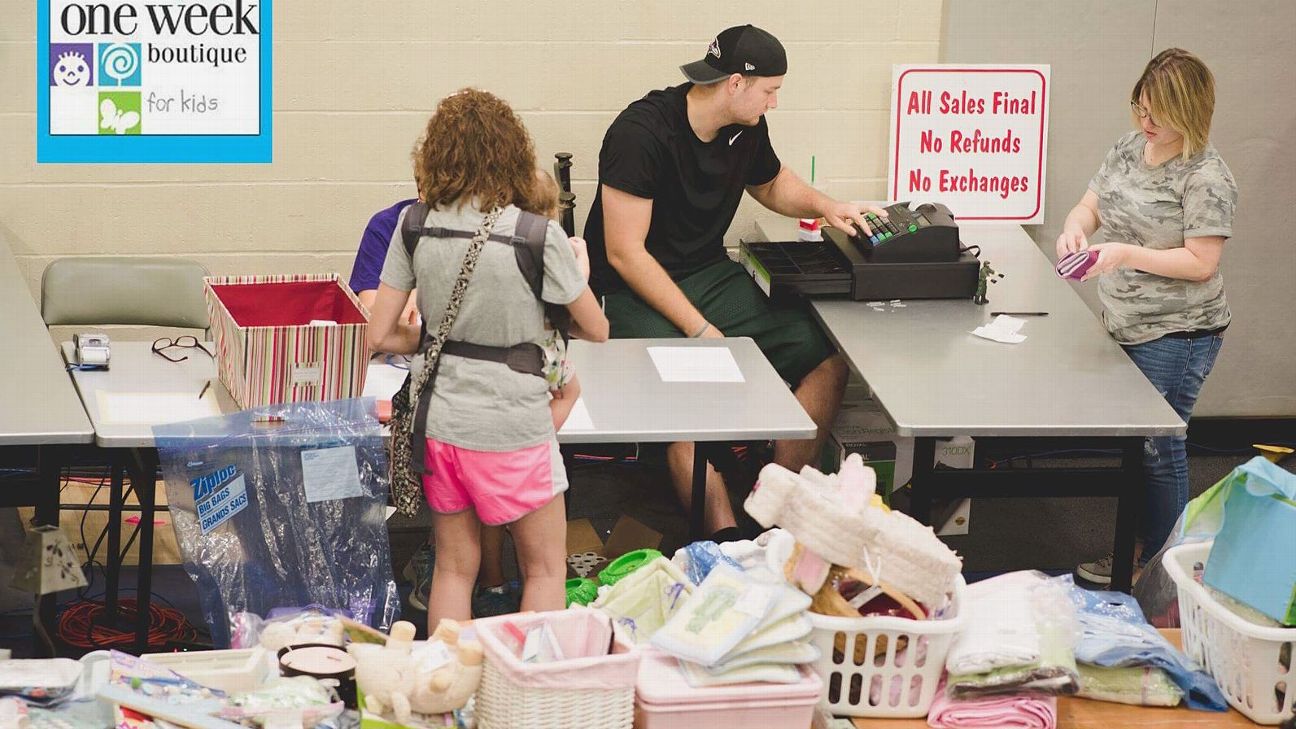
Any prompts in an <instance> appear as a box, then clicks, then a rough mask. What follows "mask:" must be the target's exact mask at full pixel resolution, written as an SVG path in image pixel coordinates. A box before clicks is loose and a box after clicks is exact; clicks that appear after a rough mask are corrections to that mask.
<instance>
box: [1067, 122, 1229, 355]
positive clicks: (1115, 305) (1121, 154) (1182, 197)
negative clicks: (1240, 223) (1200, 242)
mask: <svg viewBox="0 0 1296 729" xmlns="http://www.w3.org/2000/svg"><path fill="white" fill-rule="evenodd" d="M1145 144H1146V138H1145V137H1144V136H1143V134H1142V133H1141V132H1130V133H1129V134H1126V135H1125V136H1123V137H1121V138H1120V141H1118V142H1116V146H1114V147H1112V150H1111V151H1110V152H1108V153H1107V159H1106V160H1104V161H1103V164H1102V167H1100V168H1099V169H1098V174H1096V175H1094V177H1093V179H1092V180H1090V181H1089V189H1090V190H1093V192H1094V194H1095V195H1097V196H1098V213H1099V215H1100V216H1101V219H1102V226H1103V229H1104V230H1105V231H1106V234H1107V240H1109V241H1113V242H1122V243H1130V244H1133V245H1136V246H1143V247H1144V248H1154V249H1157V250H1166V249H1170V248H1182V247H1183V244H1184V239H1185V238H1201V237H1207V236H1223V237H1225V238H1228V237H1231V236H1232V235H1233V209H1234V207H1235V206H1236V205H1237V184H1236V183H1235V182H1234V181H1233V173H1231V172H1229V168H1228V165H1226V164H1224V160H1223V159H1221V158H1220V156H1219V152H1217V151H1215V147H1213V146H1211V145H1210V144H1207V145H1206V148H1205V149H1203V150H1202V151H1201V153H1199V154H1198V155H1197V156H1195V157H1193V158H1192V159H1190V160H1188V161H1187V162H1185V161H1183V160H1182V159H1180V158H1178V157H1175V158H1174V159H1172V160H1170V161H1168V162H1165V163H1163V164H1161V165H1158V166H1156V167H1152V166H1150V165H1148V164H1146V163H1145V162H1144V161H1143V147H1144V145H1145ZM1098 294H1099V298H1100V299H1101V300H1102V303H1103V307H1104V309H1105V311H1104V312H1103V322H1104V323H1105V324H1106V325H1107V331H1109V332H1111V335H1112V336H1113V337H1114V338H1115V339H1116V341H1118V342H1120V343H1121V344H1142V343H1143V342H1150V341H1152V340H1154V339H1158V338H1160V337H1163V336H1165V335H1166V334H1170V333H1172V332H1184V331H1194V330H1210V329H1218V328H1220V327H1223V326H1226V325H1227V324H1228V323H1229V320H1230V319H1231V317H1232V314H1231V313H1230V312H1229V307H1228V302H1227V301H1225V299H1224V279H1223V278H1221V277H1220V274H1219V272H1216V273H1215V275H1214V276H1212V277H1211V278H1210V279H1209V280H1207V281H1201V282H1199V281H1186V280H1182V279H1173V278H1166V277H1165V276H1157V275H1155V274H1151V273H1145V272H1143V271H1136V270H1134V269H1132V268H1122V269H1118V270H1116V271H1113V272H1111V273H1108V274H1106V275H1105V276H1103V277H1102V278H1100V279H1099V280H1098Z"/></svg>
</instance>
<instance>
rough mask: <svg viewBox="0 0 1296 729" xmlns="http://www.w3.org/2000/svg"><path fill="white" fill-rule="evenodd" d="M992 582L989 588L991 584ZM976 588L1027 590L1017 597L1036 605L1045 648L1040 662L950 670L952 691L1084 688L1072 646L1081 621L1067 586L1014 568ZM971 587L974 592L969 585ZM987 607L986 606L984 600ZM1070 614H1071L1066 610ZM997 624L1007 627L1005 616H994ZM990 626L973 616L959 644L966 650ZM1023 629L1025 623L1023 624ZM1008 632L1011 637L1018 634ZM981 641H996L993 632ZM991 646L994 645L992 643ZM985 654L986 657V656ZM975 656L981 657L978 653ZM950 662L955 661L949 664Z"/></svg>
mask: <svg viewBox="0 0 1296 729" xmlns="http://www.w3.org/2000/svg"><path fill="white" fill-rule="evenodd" d="M987 584H988V585H989V586H988V587H985V585H987ZM973 587H978V588H980V589H981V590H983V591H991V590H993V591H994V592H995V593H996V594H1001V593H1007V594H1014V593H1015V592H1018V591H1020V590H1022V589H1023V588H1024V589H1025V591H1026V594H1025V595H1018V596H1017V598H1016V599H1018V600H1022V601H1024V602H1026V603H1027V604H1028V605H1029V606H1030V607H1031V610H1030V613H1031V614H1030V616H1029V617H1028V618H1026V619H1027V620H1029V621H1031V623H1032V624H1033V625H1034V629H1035V638H1036V641H1037V645H1038V646H1039V648H1038V650H1039V658H1038V660H1035V661H1031V662H1030V663H1027V664H1024V665H1017V666H1001V667H999V668H995V669H992V670H990V671H983V672H979V673H963V674H959V673H954V672H952V671H951V672H950V676H949V690H950V695H951V696H954V697H956V698H971V697H974V696H988V695H994V694H1005V693H1020V692H1022V691H1027V690H1029V691H1039V692H1043V693H1051V694H1058V695H1067V694H1074V693H1075V692H1076V691H1078V690H1079V688H1080V680H1079V676H1078V674H1077V671H1076V662H1075V655H1074V653H1073V649H1072V643H1073V642H1074V640H1075V632H1074V631H1075V621H1074V619H1073V615H1071V614H1070V613H1071V612H1072V610H1071V605H1070V604H1069V603H1068V597H1067V595H1066V592H1065V590H1064V589H1062V588H1061V587H1060V586H1059V585H1057V584H1055V583H1048V582H1047V581H1046V580H1045V579H1044V578H1043V577H1042V576H1040V575H1039V574H1038V573H1030V572H1014V573H1009V574H1006V575H1002V576H1000V577H995V578H992V579H989V580H985V581H984V582H978V583H976V584H975V585H973ZM969 591H971V590H970V589H969ZM981 603H982V605H984V604H986V603H985V601H981ZM1063 613H1066V614H1063ZM989 619H990V620H991V621H992V624H993V625H996V626H998V627H999V628H1001V629H1004V628H1006V626H1003V625H1002V624H1001V623H1000V622H995V621H999V620H1000V619H999V618H989ZM984 627H985V626H978V624H977V622H976V620H973V621H972V622H970V623H969V624H968V626H967V627H966V628H965V629H964V633H963V635H962V636H960V637H959V640H958V642H957V643H956V647H957V646H958V645H962V646H963V647H964V651H966V648H967V647H966V644H965V642H964V638H966V637H968V634H969V632H973V633H975V631H977V630H979V629H980V628H984ZM1018 627H1020V626H1018ZM1014 634H1015V633H1007V634H1006V635H1014ZM979 639H982V640H986V641H990V640H993V636H992V635H982V636H980V638H979ZM987 645H988V644H987ZM1003 652H1004V650H1003V648H1002V646H1001V647H999V648H998V649H996V650H988V651H986V653H990V654H994V653H997V654H1002V653H1003ZM986 653H983V654H982V656H981V657H982V658H984V657H985V654H986ZM972 657H975V656H972ZM961 658H962V659H963V661H964V662H965V663H971V662H972V661H969V660H968V658H969V656H968V655H967V654H966V653H965V654H964V655H962V656H961ZM946 665H947V666H948V665H950V664H949V662H948V661H947V662H946Z"/></svg>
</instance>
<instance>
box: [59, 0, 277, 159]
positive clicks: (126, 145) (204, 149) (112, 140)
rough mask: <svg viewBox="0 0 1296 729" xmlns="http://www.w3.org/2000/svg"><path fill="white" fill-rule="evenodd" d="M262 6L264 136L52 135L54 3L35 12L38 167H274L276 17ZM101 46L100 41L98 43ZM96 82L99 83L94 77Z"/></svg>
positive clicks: (265, 1) (267, 0)
mask: <svg viewBox="0 0 1296 729" xmlns="http://www.w3.org/2000/svg"><path fill="white" fill-rule="evenodd" d="M260 5H261V53H260V56H261V133H260V134H257V135H221V134H186V135H171V136H149V135H146V134H143V135H139V136H131V135H121V136H119V135H115V134H114V135H103V136H89V135H86V136H70V135H52V134H50V133H49V121H50V120H49V88H50V87H49V43H50V38H49V35H50V34H49V21H50V17H49V14H50V0H37V4H36V7H37V10H36V162H37V164H46V163H54V164H66V163H88V164H98V163H127V164H130V163H144V164H169V163H170V164H265V163H270V162H273V161H274V160H273V156H274V144H273V131H274V104H273V96H274V93H273V90H274V84H273V79H274V74H273V73H272V70H273V65H274V63H273V54H272V53H271V49H272V48H273V46H274V43H273V36H274V31H273V28H274V22H273V20H274V18H273V12H272V9H271V5H272V0H260ZM95 42H97V41H95ZM96 81H98V79H97V78H96Z"/></svg>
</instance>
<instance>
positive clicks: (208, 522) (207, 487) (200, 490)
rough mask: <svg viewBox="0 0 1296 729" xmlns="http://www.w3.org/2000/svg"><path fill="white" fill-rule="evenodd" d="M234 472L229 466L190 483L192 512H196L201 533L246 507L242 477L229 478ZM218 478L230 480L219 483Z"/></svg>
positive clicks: (245, 489) (208, 530) (235, 470)
mask: <svg viewBox="0 0 1296 729" xmlns="http://www.w3.org/2000/svg"><path fill="white" fill-rule="evenodd" d="M236 473H238V469H236V468H234V467H233V466H228V467H226V468H223V469H221V470H220V471H217V472H216V473H213V474H211V475H209V476H203V477H202V478H196V479H194V480H193V481H190V485H191V486H193V489H194V496H195V499H194V509H195V510H196V511H197V512H198V524H199V526H200V527H201V528H202V533H203V534H206V533H208V532H210V531H211V530H213V529H215V528H216V527H218V526H220V525H221V524H224V523H225V522H227V521H229V520H230V518H231V517H233V516H234V515H235V514H237V513H239V512H240V511H243V510H244V509H246V508H247V505H248V497H247V486H246V482H245V481H244V478H243V476H242V474H240V475H238V476H236V477H234V478H229V477H230V476H234V474H236ZM221 476H224V477H225V478H229V480H228V481H225V482H224V483H221V481H222V479H221V478H220V477H221ZM216 484H220V485H219V486H217V485H216ZM200 494H201V497H200Z"/></svg>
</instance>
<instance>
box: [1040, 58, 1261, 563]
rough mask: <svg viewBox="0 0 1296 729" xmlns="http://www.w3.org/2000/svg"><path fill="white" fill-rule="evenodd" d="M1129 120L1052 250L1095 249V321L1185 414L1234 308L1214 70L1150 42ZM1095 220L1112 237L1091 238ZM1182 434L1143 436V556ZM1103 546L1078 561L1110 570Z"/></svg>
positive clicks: (1179, 468)
mask: <svg viewBox="0 0 1296 729" xmlns="http://www.w3.org/2000/svg"><path fill="white" fill-rule="evenodd" d="M1130 108H1131V112H1132V115H1133V120H1134V123H1135V125H1136V126H1137V127H1138V131H1135V132H1130V133H1129V134H1126V135H1125V136H1123V137H1121V138H1120V139H1119V140H1118V141H1117V142H1116V145H1115V146H1114V147H1112V149H1111V151H1110V152H1108V153H1107V158H1106V159H1105V160H1104V161H1103V164H1102V167H1100V168H1099V169H1098V174H1096V175H1094V177H1093V179H1092V180H1090V181H1089V190H1088V191H1087V192H1086V193H1085V195H1084V197H1083V198H1081V199H1080V203H1079V204H1078V205H1076V206H1075V208H1073V209H1072V210H1071V212H1070V213H1069V214H1068V215H1067V217H1066V222H1065V223H1064V224H1063V226H1062V235H1060V236H1059V237H1058V240H1057V253H1058V256H1059V257H1061V256H1064V255H1066V254H1068V253H1071V252H1073V251H1077V250H1081V249H1084V248H1088V249H1090V250H1093V251H1098V256H1097V260H1096V262H1095V263H1094V264H1093V266H1092V267H1091V268H1090V269H1089V271H1088V272H1087V273H1086V274H1085V277H1084V279H1083V280H1085V281H1088V280H1092V279H1097V280H1098V292H1099V297H1100V299H1101V300H1102V304H1103V322H1104V323H1105V324H1106V325H1107V331H1109V332H1110V333H1111V335H1112V337H1114V338H1115V339H1116V341H1117V342H1119V343H1120V344H1121V346H1122V347H1124V349H1125V351H1126V352H1127V353H1128V354H1129V357H1130V359H1132V360H1133V361H1134V364H1136V365H1138V368H1139V369H1140V370H1142V371H1143V374H1144V375H1146V376H1147V378H1148V380H1150V381H1151V382H1152V384H1153V385H1155V386H1156V388H1157V390H1159V391H1160V392H1161V394H1162V395H1164V396H1165V398H1166V400H1167V401H1168V402H1169V403H1170V405H1171V407H1173V408H1174V409H1175V412H1177V413H1178V414H1179V416H1180V417H1182V418H1183V419H1184V420H1185V421H1187V420H1188V418H1189V416H1191V415H1192V409H1193V405H1194V404H1195V403H1196V402H1197V395H1198V393H1199V392H1200V391H1201V387H1202V383H1204V382H1205V381H1206V377H1207V376H1208V375H1209V374H1210V371H1211V368H1212V367H1213V366H1214V364H1215V357H1216V355H1217V354H1218V353H1219V350H1220V345H1221V344H1222V343H1223V341H1224V339H1223V335H1224V330H1225V329H1226V328H1228V325H1229V321H1230V320H1231V318H1232V314H1231V313H1230V312H1229V307H1228V302H1227V301H1226V300H1225V298H1224V281H1223V279H1222V278H1221V277H1220V273H1219V261H1220V256H1221V255H1222V254H1223V252H1224V241H1225V240H1227V239H1228V238H1229V237H1230V236H1232V234H1233V211H1234V207H1235V206H1236V204H1237V185H1236V183H1234V181H1233V175H1232V173H1231V172H1229V168H1228V165H1226V164H1224V160H1223V159H1221V158H1220V155H1219V152H1217V151H1216V150H1215V147H1213V146H1212V145H1211V143H1210V141H1209V138H1210V126H1211V115H1212V114H1213V112H1214V110H1215V79H1214V77H1213V76H1212V75H1211V72H1210V69H1208V68H1206V65H1205V64H1203V63H1202V62H1201V60H1200V59H1198V58H1197V57H1196V56H1194V55H1192V54H1191V53H1188V52H1187V51H1184V50H1180V49H1178V48H1171V49H1168V50H1165V51H1162V52H1161V53H1159V54H1157V56H1156V57H1155V58H1153V59H1152V60H1151V61H1150V62H1148V65H1147V67H1146V68H1145V69H1143V75H1142V76H1140V77H1139V79H1138V82H1137V83H1136V84H1134V90H1133V92H1132V93H1131V94H1130ZM1100 227H1101V228H1103V229H1104V231H1105V233H1106V238H1107V240H1108V241H1109V242H1107V243H1100V244H1096V245H1092V246H1091V245H1089V241H1088V236H1090V235H1092V234H1093V233H1094V231H1096V230H1097V229H1098V228H1100ZM1185 441H1186V439H1185V437H1184V436H1163V437H1157V438H1149V439H1148V442H1147V447H1146V452H1145V454H1144V459H1143V463H1144V471H1145V473H1146V476H1147V494H1148V495H1147V501H1146V502H1145V505H1144V509H1143V513H1142V518H1141V521H1140V535H1141V537H1142V539H1143V551H1142V555H1143V556H1142V561H1143V562H1146V561H1147V559H1148V558H1150V557H1151V556H1152V555H1154V554H1156V553H1157V552H1158V551H1159V550H1160V549H1161V547H1162V546H1163V545H1164V544H1165V541H1166V538H1167V537H1168V536H1169V534H1170V530H1171V529H1172V528H1173V527H1174V524H1175V521H1176V519H1178V517H1179V514H1180V513H1182V512H1183V509H1184V507H1185V506H1186V505H1187V503H1188V456H1187V452H1186V449H1185ZM1111 563H1112V558H1111V556H1108V557H1107V558H1105V559H1101V560H1098V561H1097V562H1090V563H1086V564H1082V565H1080V566H1079V567H1078V568H1077V570H1076V573H1077V575H1078V576H1080V577H1081V578H1083V579H1085V580H1088V581H1090V582H1093V583H1097V584H1100V585H1106V584H1108V583H1110V581H1111Z"/></svg>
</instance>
